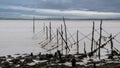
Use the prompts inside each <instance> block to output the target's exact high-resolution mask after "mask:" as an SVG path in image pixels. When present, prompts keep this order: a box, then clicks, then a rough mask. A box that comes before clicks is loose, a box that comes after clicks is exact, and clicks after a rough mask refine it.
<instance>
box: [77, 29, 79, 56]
mask: <svg viewBox="0 0 120 68" xmlns="http://www.w3.org/2000/svg"><path fill="white" fill-rule="evenodd" d="M78 32H79V31H78V30H77V54H79V40H78Z"/></svg>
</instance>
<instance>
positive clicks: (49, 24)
mask: <svg viewBox="0 0 120 68" xmlns="http://www.w3.org/2000/svg"><path fill="white" fill-rule="evenodd" d="M49 37H50V41H51V39H52V37H51V22H50V23H49Z"/></svg>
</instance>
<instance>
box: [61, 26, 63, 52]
mask: <svg viewBox="0 0 120 68" xmlns="http://www.w3.org/2000/svg"><path fill="white" fill-rule="evenodd" d="M61 35H62V36H63V27H62V24H61ZM61 45H62V54H63V39H61Z"/></svg>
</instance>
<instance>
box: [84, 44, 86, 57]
mask: <svg viewBox="0 0 120 68" xmlns="http://www.w3.org/2000/svg"><path fill="white" fill-rule="evenodd" d="M84 54H85V55H86V44H85V42H84Z"/></svg>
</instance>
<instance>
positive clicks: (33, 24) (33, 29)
mask: <svg viewBox="0 0 120 68" xmlns="http://www.w3.org/2000/svg"><path fill="white" fill-rule="evenodd" d="M33 34H35V17H33Z"/></svg>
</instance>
